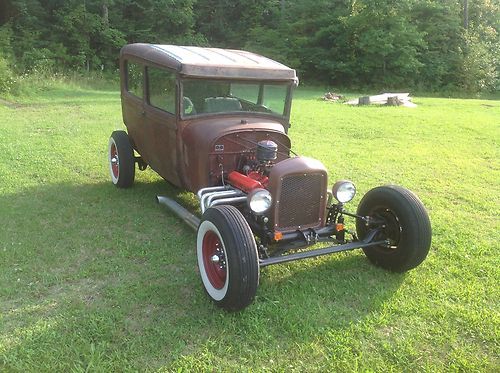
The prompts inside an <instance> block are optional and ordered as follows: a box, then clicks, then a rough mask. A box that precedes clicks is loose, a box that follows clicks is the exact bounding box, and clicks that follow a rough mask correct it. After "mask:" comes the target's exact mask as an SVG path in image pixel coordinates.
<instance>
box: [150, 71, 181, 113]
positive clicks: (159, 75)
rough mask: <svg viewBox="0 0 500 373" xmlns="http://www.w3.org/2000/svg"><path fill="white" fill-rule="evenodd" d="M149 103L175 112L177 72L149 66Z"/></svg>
mask: <svg viewBox="0 0 500 373" xmlns="http://www.w3.org/2000/svg"><path fill="white" fill-rule="evenodd" d="M147 69H148V89H149V92H148V93H149V103H150V104H151V105H153V106H154V107H157V108H159V109H162V110H165V111H168V112H169V113H172V114H175V74H174V73H171V72H169V71H167V70H163V69H158V68H156V67H148V68H147Z"/></svg>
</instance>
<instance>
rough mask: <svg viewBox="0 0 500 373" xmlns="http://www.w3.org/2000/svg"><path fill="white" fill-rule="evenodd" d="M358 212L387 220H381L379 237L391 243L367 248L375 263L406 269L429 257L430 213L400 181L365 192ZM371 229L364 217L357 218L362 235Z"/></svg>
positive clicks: (395, 268) (366, 251)
mask: <svg viewBox="0 0 500 373" xmlns="http://www.w3.org/2000/svg"><path fill="white" fill-rule="evenodd" d="M357 213H358V215H360V216H368V217H370V218H373V219H374V220H375V221H379V222H383V223H381V224H380V223H379V225H380V226H381V227H382V230H381V232H380V233H379V234H378V236H376V237H375V240H383V239H385V240H387V241H388V244H387V245H384V246H372V247H367V248H364V249H363V251H364V252H365V254H366V256H367V257H368V259H369V260H370V261H371V262H372V263H374V264H376V265H378V266H380V267H382V268H385V269H388V270H391V271H394V272H405V271H408V270H410V269H412V268H415V267H416V266H418V265H419V264H420V263H422V262H423V261H424V259H425V258H426V257H427V254H428V252H429V248H430V245H431V236H432V231H431V223H430V220H429V215H428V214H427V211H426V210H425V207H424V205H423V204H422V202H421V201H420V200H419V199H418V197H417V196H416V195H415V194H413V193H412V192H410V191H409V190H407V189H405V188H402V187H400V186H396V185H386V186H381V187H377V188H374V189H372V190H370V191H369V192H368V193H366V194H365V195H364V196H363V198H362V199H361V202H360V203H359V206H358V211H357ZM370 229H371V227H370V226H367V225H366V223H365V222H364V221H363V220H361V219H358V220H357V222H356V231H357V233H358V236H359V238H360V239H363V238H364V237H365V236H366V234H367V233H368V231H369V230H370Z"/></svg>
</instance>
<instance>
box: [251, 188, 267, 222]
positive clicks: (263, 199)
mask: <svg viewBox="0 0 500 373" xmlns="http://www.w3.org/2000/svg"><path fill="white" fill-rule="evenodd" d="M247 198H248V199H247V201H248V207H250V210H252V212H253V213H254V214H256V215H262V214H263V213H265V212H266V211H267V210H269V209H270V208H271V203H272V202H273V199H272V198H271V193H269V191H267V190H265V189H261V188H257V189H254V190H252V191H251V192H250V194H249V195H248V197H247Z"/></svg>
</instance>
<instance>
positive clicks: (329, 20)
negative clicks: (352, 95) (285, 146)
mask: <svg viewBox="0 0 500 373" xmlns="http://www.w3.org/2000/svg"><path fill="white" fill-rule="evenodd" d="M499 15H500V5H499V2H498V0H474V1H472V0H471V1H468V0H3V1H2V2H0V70H1V69H2V66H4V69H7V68H8V69H11V70H13V71H15V72H17V73H22V72H29V71H68V70H82V71H92V70H98V71H104V72H109V73H116V69H117V57H118V52H119V49H120V48H121V47H122V46H123V45H124V44H126V43H133V42H147V43H163V44H184V45H200V46H216V47H224V48H235V49H246V50H250V51H254V52H257V53H261V54H264V55H266V56H268V57H271V58H274V59H277V60H278V61H281V62H283V63H285V64H287V65H289V66H291V67H293V68H295V69H296V70H298V73H299V76H300V77H301V80H302V81H306V82H311V83H313V82H320V83H324V84H329V85H334V86H335V85H336V86H342V87H352V88H357V87H368V86H370V87H379V88H420V89H427V90H443V89H446V90H464V91H470V92H477V91H487V90H489V91H493V90H498V88H499V64H500V62H499V61H500V59H499V57H500V55H499V54H500V52H499V50H500V43H499V41H500V36H499V35H500V34H499ZM0 76H1V71H0Z"/></svg>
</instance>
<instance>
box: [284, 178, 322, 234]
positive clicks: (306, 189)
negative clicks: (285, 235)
mask: <svg viewBox="0 0 500 373" xmlns="http://www.w3.org/2000/svg"><path fill="white" fill-rule="evenodd" d="M323 177H324V176H323V175H322V174H307V175H303V174H301V175H289V176H285V177H284V178H283V181H282V184H281V194H280V196H279V197H278V200H279V205H278V216H277V217H276V224H277V226H276V228H277V229H278V230H289V229H297V228H299V226H300V227H301V228H302V227H313V226H316V225H318V223H319V220H320V218H321V205H322V199H321V197H322V186H323V183H324V181H323Z"/></svg>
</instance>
